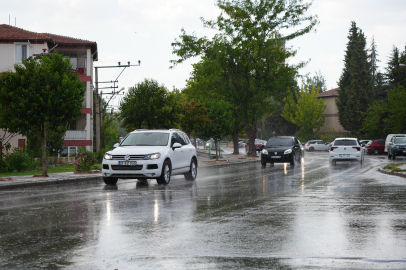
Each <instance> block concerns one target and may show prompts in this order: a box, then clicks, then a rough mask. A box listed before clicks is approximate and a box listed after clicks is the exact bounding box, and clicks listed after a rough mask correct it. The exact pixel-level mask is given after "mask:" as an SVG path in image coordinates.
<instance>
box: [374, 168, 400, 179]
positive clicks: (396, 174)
mask: <svg viewBox="0 0 406 270" xmlns="http://www.w3.org/2000/svg"><path fill="white" fill-rule="evenodd" d="M378 171H380V172H381V173H384V174H388V175H395V176H400V177H403V178H406V172H392V171H390V170H385V169H380V168H379V169H378Z"/></svg>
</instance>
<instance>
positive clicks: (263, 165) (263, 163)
mask: <svg viewBox="0 0 406 270" xmlns="http://www.w3.org/2000/svg"><path fill="white" fill-rule="evenodd" d="M261 165H262V167H266V161H265V160H264V159H261Z"/></svg>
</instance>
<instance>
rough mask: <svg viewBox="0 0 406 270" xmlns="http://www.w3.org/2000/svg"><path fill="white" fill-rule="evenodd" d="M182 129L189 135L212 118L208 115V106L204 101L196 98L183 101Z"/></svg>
mask: <svg viewBox="0 0 406 270" xmlns="http://www.w3.org/2000/svg"><path fill="white" fill-rule="evenodd" d="M183 113H184V115H183V118H182V123H181V124H182V130H183V131H185V132H186V133H187V134H189V136H190V135H191V133H192V132H194V131H196V130H198V129H199V128H200V127H204V126H205V125H206V124H207V123H209V122H211V120H210V119H209V118H208V117H207V108H206V106H205V104H204V103H198V102H196V101H195V100H194V99H191V100H185V102H184V103H183Z"/></svg>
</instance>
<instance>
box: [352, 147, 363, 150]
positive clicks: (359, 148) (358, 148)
mask: <svg viewBox="0 0 406 270" xmlns="http://www.w3.org/2000/svg"><path fill="white" fill-rule="evenodd" d="M352 148H355V149H357V151H360V150H361V147H359V146H353V147H352Z"/></svg>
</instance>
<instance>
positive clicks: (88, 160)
mask: <svg viewBox="0 0 406 270" xmlns="http://www.w3.org/2000/svg"><path fill="white" fill-rule="evenodd" d="M96 162H97V159H96V155H95V154H94V153H92V152H90V151H87V150H85V149H83V148H80V149H79V153H78V158H77V159H75V160H74V161H73V167H74V168H75V171H77V172H88V171H91V170H92V169H93V168H94V166H95V164H96Z"/></svg>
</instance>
